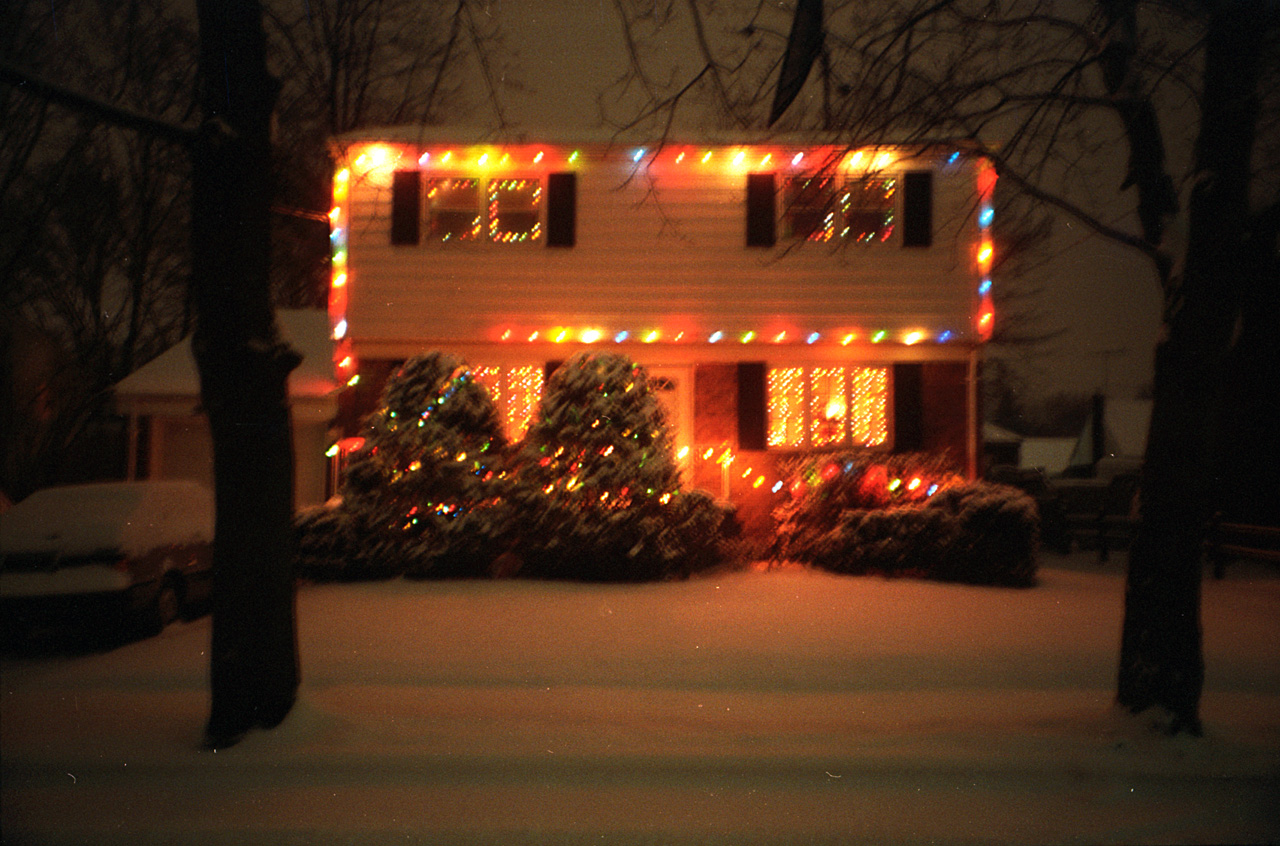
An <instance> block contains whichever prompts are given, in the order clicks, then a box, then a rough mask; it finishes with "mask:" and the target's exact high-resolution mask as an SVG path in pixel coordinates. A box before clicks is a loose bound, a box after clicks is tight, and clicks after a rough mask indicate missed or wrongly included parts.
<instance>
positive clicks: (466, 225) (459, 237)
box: [427, 179, 481, 241]
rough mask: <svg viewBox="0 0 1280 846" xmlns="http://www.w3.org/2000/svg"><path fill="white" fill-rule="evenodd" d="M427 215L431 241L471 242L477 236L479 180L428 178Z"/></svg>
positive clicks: (479, 230)
mask: <svg viewBox="0 0 1280 846" xmlns="http://www.w3.org/2000/svg"><path fill="white" fill-rule="evenodd" d="M427 214H428V215H429V216H430V220H431V223H430V226H431V231H430V238H431V240H433V241H474V240H476V239H477V238H479V237H480V233H481V227H480V223H481V219H480V181H479V180H478V179H432V180H429V181H428V183H427Z"/></svg>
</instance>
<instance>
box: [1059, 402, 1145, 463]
mask: <svg viewBox="0 0 1280 846" xmlns="http://www.w3.org/2000/svg"><path fill="white" fill-rule="evenodd" d="M1150 426H1151V400H1146V399H1116V398H1114V397H1104V396H1102V395H1097V396H1094V398H1093V411H1092V413H1091V414H1090V415H1089V417H1088V418H1087V419H1086V420H1085V422H1084V426H1083V427H1082V428H1081V430H1080V435H1079V437H1077V438H1076V442H1075V448H1074V449H1073V450H1072V451H1071V461H1070V466H1071V467H1072V468H1075V469H1076V471H1077V472H1086V471H1092V470H1093V469H1094V468H1095V467H1096V465H1097V464H1098V462H1100V461H1104V460H1109V459H1110V460H1112V463H1113V464H1114V463H1115V462H1117V461H1119V462H1121V463H1123V464H1125V465H1129V466H1136V465H1138V464H1141V462H1142V459H1143V456H1144V455H1145V454H1146V452H1147V429H1148V428H1149V427H1150Z"/></svg>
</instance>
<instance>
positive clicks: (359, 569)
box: [293, 500, 398, 582]
mask: <svg viewBox="0 0 1280 846" xmlns="http://www.w3.org/2000/svg"><path fill="white" fill-rule="evenodd" d="M293 527H294V531H295V532H296V534H297V541H298V545H297V556H298V559H297V561H298V563H297V573H298V576H299V577H301V578H303V579H308V580H310V581H313V582H338V581H352V580H362V579H375V578H386V577H389V576H394V575H397V574H398V571H397V570H396V568H395V567H393V566H390V565H389V564H388V563H386V562H378V561H372V560H366V559H365V557H364V556H363V555H362V554H361V548H362V544H363V541H364V540H365V539H364V538H361V537H360V535H359V533H358V532H357V530H356V526H355V521H354V520H353V519H352V517H351V514H350V513H349V512H348V511H347V510H346V509H345V508H343V507H342V505H341V503H340V502H338V501H336V500H335V501H334V502H331V503H326V504H324V505H320V506H316V507H314V508H307V509H303V510H302V511H299V512H298V513H297V515H295V516H294V518H293Z"/></svg>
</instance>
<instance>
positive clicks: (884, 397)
mask: <svg viewBox="0 0 1280 846" xmlns="http://www.w3.org/2000/svg"><path fill="white" fill-rule="evenodd" d="M849 400H850V401H849V407H850V418H849V428H850V434H851V435H852V438H853V442H854V443H855V444H861V445H863V446H878V445H880V444H883V443H884V442H885V441H887V440H888V439H889V368H887V367H851V368H850V369H849Z"/></svg>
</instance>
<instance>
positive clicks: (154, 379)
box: [115, 309, 338, 400]
mask: <svg viewBox="0 0 1280 846" xmlns="http://www.w3.org/2000/svg"><path fill="white" fill-rule="evenodd" d="M276 322H277V323H278V324H279V326H280V334H281V335H282V336H283V338H284V340H285V341H286V342H288V343H289V345H290V346H292V347H293V348H294V349H296V350H297V351H298V352H299V353H300V354H301V355H302V363H301V364H300V365H298V367H297V368H296V369H295V370H294V371H293V372H292V373H291V374H289V396H290V397H292V398H294V399H321V398H325V397H328V396H330V395H332V394H333V393H334V392H336V391H337V390H338V383H337V382H336V381H335V380H334V378H333V342H332V341H331V340H330V338H329V316H328V314H327V313H326V312H324V311H322V310H319V309H280V310H278V311H277V312H276ZM115 394H116V397H117V398H119V399H122V400H129V399H133V398H141V397H181V398H195V397H198V396H199V395H200V377H199V374H198V373H197V372H196V362H195V357H194V356H193V355H192V353H191V338H190V336H188V337H186V338H183V339H182V340H181V341H179V342H178V343H177V344H174V345H173V346H172V347H170V348H169V349H167V350H165V351H164V352H163V353H161V354H160V355H158V356H157V357H156V358H154V359H152V360H151V361H150V362H148V363H147V364H144V365H143V366H142V367H140V368H138V369H137V370H135V371H134V372H133V373H130V374H129V375H128V376H126V377H125V378H123V379H121V380H120V381H119V382H117V383H116V385H115Z"/></svg>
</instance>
